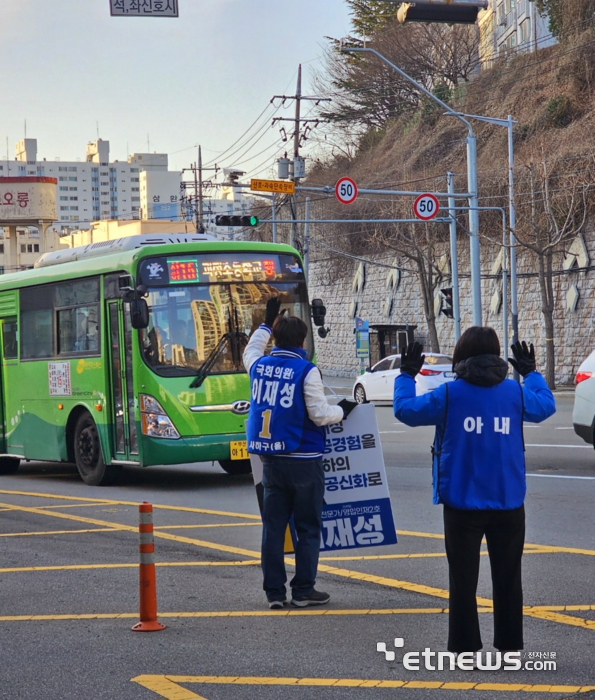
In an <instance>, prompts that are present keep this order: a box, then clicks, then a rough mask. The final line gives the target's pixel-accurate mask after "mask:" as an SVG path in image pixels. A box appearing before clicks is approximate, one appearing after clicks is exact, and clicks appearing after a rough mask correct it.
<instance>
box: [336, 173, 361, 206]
mask: <svg viewBox="0 0 595 700" xmlns="http://www.w3.org/2000/svg"><path fill="white" fill-rule="evenodd" d="M335 196H336V197H337V199H338V200H339V201H340V202H341V204H353V202H355V200H356V199H357V185H356V184H355V182H354V181H353V180H352V179H351V178H350V177H342V178H341V179H340V180H338V181H337V184H336V185H335Z"/></svg>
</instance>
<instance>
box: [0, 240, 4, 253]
mask: <svg viewBox="0 0 595 700" xmlns="http://www.w3.org/2000/svg"><path fill="white" fill-rule="evenodd" d="M0 255H4V243H0Z"/></svg>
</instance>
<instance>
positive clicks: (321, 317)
mask: <svg viewBox="0 0 595 700" xmlns="http://www.w3.org/2000/svg"><path fill="white" fill-rule="evenodd" d="M310 310H311V312H312V320H313V321H314V325H315V326H318V335H319V336H320V337H321V338H326V336H327V335H328V334H329V333H330V331H331V329H330V328H325V327H324V321H325V318H326V306H325V305H324V304H323V303H322V299H312V305H311V306H310Z"/></svg>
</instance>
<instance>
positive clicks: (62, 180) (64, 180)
mask: <svg viewBox="0 0 595 700" xmlns="http://www.w3.org/2000/svg"><path fill="white" fill-rule="evenodd" d="M58 180H59V181H60V182H68V178H67V177H59V178H58Z"/></svg>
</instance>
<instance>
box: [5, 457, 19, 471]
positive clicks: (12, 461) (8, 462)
mask: <svg viewBox="0 0 595 700" xmlns="http://www.w3.org/2000/svg"><path fill="white" fill-rule="evenodd" d="M20 463H21V460H20V459H17V457H0V474H14V473H15V472H16V470H17V469H18V468H19V465H20Z"/></svg>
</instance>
